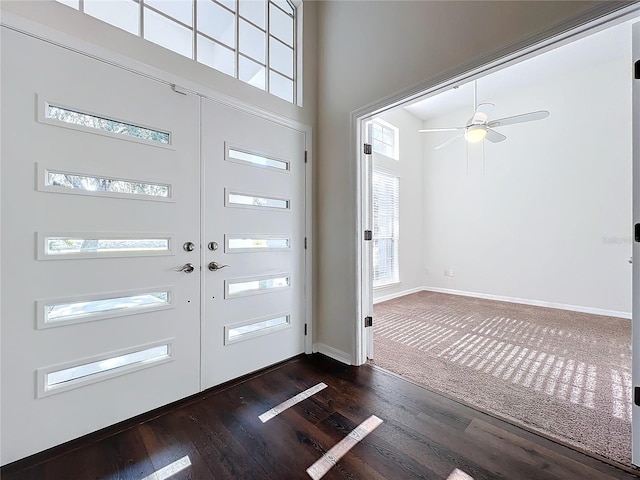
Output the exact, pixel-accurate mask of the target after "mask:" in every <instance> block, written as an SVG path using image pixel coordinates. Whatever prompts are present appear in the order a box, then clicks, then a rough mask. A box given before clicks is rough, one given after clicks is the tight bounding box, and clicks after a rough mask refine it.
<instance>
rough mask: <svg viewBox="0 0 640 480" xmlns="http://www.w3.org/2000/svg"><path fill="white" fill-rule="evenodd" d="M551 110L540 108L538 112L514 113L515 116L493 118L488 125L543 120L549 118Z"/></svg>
mask: <svg viewBox="0 0 640 480" xmlns="http://www.w3.org/2000/svg"><path fill="white" fill-rule="evenodd" d="M548 116H549V112H548V111H546V110H540V111H538V112H529V113H523V114H522V115H514V116H513V117H505V118H500V119H498V120H493V121H491V122H489V123H488V124H487V126H488V127H491V128H494V127H502V126H503V125H513V124H514V123H522V122H532V121H534V120H542V119H543V118H547V117H548Z"/></svg>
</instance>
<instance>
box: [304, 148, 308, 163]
mask: <svg viewBox="0 0 640 480" xmlns="http://www.w3.org/2000/svg"><path fill="white" fill-rule="evenodd" d="M304 163H307V151H306V150H305V151H304Z"/></svg>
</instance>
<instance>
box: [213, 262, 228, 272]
mask: <svg viewBox="0 0 640 480" xmlns="http://www.w3.org/2000/svg"><path fill="white" fill-rule="evenodd" d="M228 266H229V265H218V263H216V262H211V263H210V264H209V270H211V271H212V272H215V271H216V270H220V269H221V268H225V267H228Z"/></svg>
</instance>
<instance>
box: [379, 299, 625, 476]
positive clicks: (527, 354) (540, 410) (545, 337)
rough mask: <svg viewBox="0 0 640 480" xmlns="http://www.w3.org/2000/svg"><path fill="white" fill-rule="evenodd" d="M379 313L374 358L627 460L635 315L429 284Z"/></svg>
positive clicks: (417, 378)
mask: <svg viewBox="0 0 640 480" xmlns="http://www.w3.org/2000/svg"><path fill="white" fill-rule="evenodd" d="M374 314H375V321H374V338H375V341H374V349H375V350H374V361H373V363H374V364H376V365H378V366H380V367H382V368H385V369H387V370H390V371H392V372H395V373H397V374H399V375H402V376H404V377H406V378H408V379H410V380H412V381H414V382H416V383H419V384H421V385H424V386H425V387H426V388H428V389H431V390H434V391H437V392H441V393H444V394H446V395H448V396H450V397H453V398H457V399H460V400H462V401H463V402H465V403H467V404H469V405H471V406H475V407H478V408H479V409H481V410H484V411H486V412H488V413H492V414H495V415H497V416H499V417H502V418H505V419H507V420H510V421H512V422H513V423H516V424H518V425H523V426H525V427H527V428H529V429H532V430H535V431H539V432H542V433H544V434H546V435H548V436H550V437H552V438H556V439H559V440H561V441H562V442H565V443H568V444H570V445H574V446H577V447H579V448H581V449H583V450H587V451H590V452H594V453H597V454H599V455H602V456H604V457H607V458H610V459H612V460H615V461H617V462H620V463H623V464H626V465H630V464H631V390H632V388H631V321H630V320H627V319H621V318H614V317H604V316H599V315H590V314H585V313H576V312H569V311H565V310H556V309H551V308H542V307H532V306H528V305H518V304H512V303H505V302H495V301H491V300H482V299H476V298H469V297H462V296H456V295H447V294H442V293H432V292H420V293H415V294H412V295H407V296H404V297H401V298H397V299H394V300H390V301H387V302H384V303H380V304H377V305H376V306H375V307H374Z"/></svg>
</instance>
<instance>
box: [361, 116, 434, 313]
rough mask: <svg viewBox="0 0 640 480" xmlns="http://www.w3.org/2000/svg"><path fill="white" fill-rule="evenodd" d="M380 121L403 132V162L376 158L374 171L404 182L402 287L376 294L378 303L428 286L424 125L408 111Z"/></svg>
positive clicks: (381, 290)
mask: <svg viewBox="0 0 640 480" xmlns="http://www.w3.org/2000/svg"><path fill="white" fill-rule="evenodd" d="M379 118H380V119H382V120H384V121H385V122H388V123H390V124H391V125H393V126H394V127H397V128H398V129H399V146H400V149H399V160H397V161H396V160H394V159H392V158H389V157H386V156H384V155H379V154H376V153H374V154H373V165H374V168H379V169H381V170H382V171H383V172H388V173H392V174H394V175H397V176H398V177H399V178H400V242H399V247H398V250H399V251H398V256H399V258H400V265H399V273H400V283H399V284H393V285H390V286H383V287H379V288H375V289H374V290H373V299H374V301H378V300H382V299H385V298H388V297H390V296H394V295H397V294H398V293H401V292H406V291H410V290H413V289H417V288H421V287H422V286H424V285H425V280H426V276H425V272H424V268H423V264H424V258H423V252H424V245H423V238H422V235H423V224H424V212H423V208H422V206H423V203H424V202H423V168H422V166H423V163H424V158H423V153H422V141H423V139H422V137H420V136H419V134H418V133H417V131H418V129H420V128H422V121H421V120H420V119H418V118H416V117H415V116H413V115H412V114H411V113H409V112H407V111H406V110H404V109H395V110H392V111H389V112H386V113H385V114H383V115H380V117H379Z"/></svg>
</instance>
